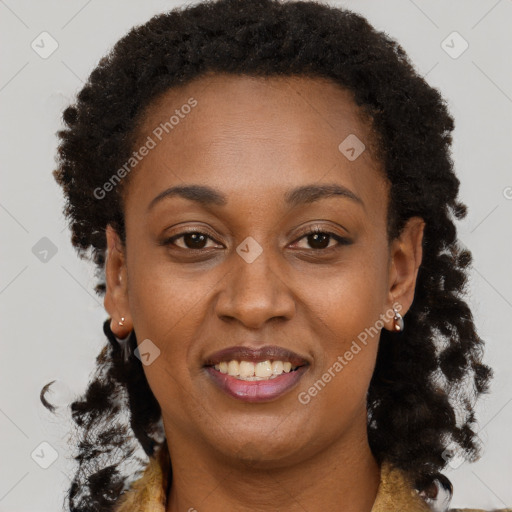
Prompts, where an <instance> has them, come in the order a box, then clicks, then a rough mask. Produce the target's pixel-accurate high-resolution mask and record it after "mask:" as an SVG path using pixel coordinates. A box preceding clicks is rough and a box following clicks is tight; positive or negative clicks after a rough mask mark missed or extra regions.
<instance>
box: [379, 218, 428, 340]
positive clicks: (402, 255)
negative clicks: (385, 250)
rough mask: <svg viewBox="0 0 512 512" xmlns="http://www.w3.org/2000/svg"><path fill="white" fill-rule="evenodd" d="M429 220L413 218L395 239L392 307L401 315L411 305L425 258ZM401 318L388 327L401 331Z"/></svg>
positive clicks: (389, 304)
mask: <svg viewBox="0 0 512 512" xmlns="http://www.w3.org/2000/svg"><path fill="white" fill-rule="evenodd" d="M424 228H425V221H424V220H423V219H422V218H421V217H411V218H410V219H408V221H407V224H406V225H405V226H404V228H403V230H402V232H401V234H400V236H399V237H398V238H396V239H395V240H393V242H392V246H391V255H390V269H389V276H390V281H389V297H388V308H389V309H390V310H391V309H393V308H396V309H397V310H398V311H399V312H400V316H404V315H405V313H406V312H407V311H408V310H409V308H410V307H411V304H412V302H413V299H414V291H415V288H416V278H417V275H418V270H419V267H420V265H421V261H422V259H423V231H424ZM397 321H398V323H401V322H400V318H399V319H398V320H396V315H395V318H393V319H391V321H390V322H389V325H388V326H386V328H387V329H388V330H390V331H394V332H396V331H398V329H397V328H396V326H397Z"/></svg>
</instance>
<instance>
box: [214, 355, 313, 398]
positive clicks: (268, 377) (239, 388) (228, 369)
mask: <svg viewBox="0 0 512 512" xmlns="http://www.w3.org/2000/svg"><path fill="white" fill-rule="evenodd" d="M308 366H309V362H308V360H306V358H303V357H301V356H299V355H298V354H296V353H294V352H292V351H290V350H287V349H284V348H281V347H277V346H267V347H263V348H259V349H251V348H249V347H241V346H238V347H231V348H228V349H225V350H222V351H219V352H216V353H215V354H213V355H211V356H209V357H208V358H207V359H206V361H205V364H204V367H205V368H206V370H207V372H208V374H209V375H210V376H211V377H212V381H213V383H214V384H215V385H216V386H217V387H218V388H220V389H221V390H222V391H224V392H226V393H227V394H228V395H230V396H231V397H233V398H236V399H238V400H243V401H246V402H262V401H272V400H276V399H277V398H279V397H280V396H282V395H283V394H284V393H286V392H288V391H289V390H291V389H292V388H293V387H295V385H296V384H297V382H298V381H299V380H300V378H301V377H302V376H303V375H304V373H305V372H306V371H307V368H308Z"/></svg>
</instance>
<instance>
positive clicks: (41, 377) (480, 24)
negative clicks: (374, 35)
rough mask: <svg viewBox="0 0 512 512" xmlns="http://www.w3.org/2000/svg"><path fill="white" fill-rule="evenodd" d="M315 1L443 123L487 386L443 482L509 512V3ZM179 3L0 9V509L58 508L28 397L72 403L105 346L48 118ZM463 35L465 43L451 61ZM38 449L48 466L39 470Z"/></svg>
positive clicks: (45, 424)
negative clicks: (476, 438) (393, 55)
mask: <svg viewBox="0 0 512 512" xmlns="http://www.w3.org/2000/svg"><path fill="white" fill-rule="evenodd" d="M329 3H330V4H333V5H344V6H347V7H349V8H351V9H352V10H354V11H356V12H359V13H361V14H363V15H365V16H366V17H367V18H368V19H369V21H370V22H371V23H372V24H373V25H374V26H375V27H376V28H378V29H380V30H384V31H386V32H387V33H388V34H390V35H391V36H392V37H393V38H395V39H397V40H398V41H399V42H400V43H401V44H402V46H403V47H404V49H405V50H406V51H407V52H408V54H409V55H410V57H411V58H412V61H413V62H414V64H415V66H416V67H417V69H418V70H419V72H420V73H421V74H423V75H427V80H428V81H429V83H430V84H432V85H433V86H435V87H437V88H439V89H440V90H441V92H442V94H443V95H444V97H445V98H446V99H447V101H448V102H449V106H450V109H451V112H452V114H453V115H454V117H455V119H456V130H455V133H454V145H453V157H454V160H455V164H456V169H457V172H458V175H459V177H460V179H461V182H462V185H461V198H462V200H463V201H464V202H465V203H466V204H467V205H468V207H469V215H468V217H467V218H466V219H465V220H464V221H462V222H459V223H458V228H459V234H460V238H461V240H462V241H463V242H464V243H465V244H466V245H467V246H468V247H469V248H470V249H471V250H472V251H473V255H474V267H473V270H472V273H471V281H470V293H471V296H470V298H469V301H470V305H471V307H472V308H473V312H474V315H475V318H476V322H477V326H478V328H479V333H480V335H481V336H482V337H483V338H484V339H485V340H486V341H487V349H486V362H487V363H489V364H490V365H492V366H493V367H494V369H495V379H494V382H493V386H492V390H491V391H492V393H491V394H490V395H488V396H486V397H485V398H483V399H482V400H481V401H480V403H479V405H478V408H477V411H478V414H479V416H478V418H479V421H480V437H481V439H482V442H483V443H484V446H485V449H484V451H483V457H482V458H481V460H480V461H478V462H477V463H475V464H463V465H461V466H460V467H459V468H458V469H456V470H454V469H453V470H452V469H450V468H449V469H448V470H447V471H446V474H447V476H448V477H449V478H450V479H451V480H452V482H453V483H454V486H455V495H454V499H453V502H452V505H453V506H460V507H462V506H471V507H481V508H487V509H491V508H493V507H504V506H505V505H508V506H511V505H512V485H511V483H512V469H511V467H512V465H511V463H510V461H511V460H512V440H511V436H510V425H511V422H512V404H511V402H512V373H511V372H510V370H509V368H510V364H511V363H512V344H511V343H510V341H511V340H510V334H509V333H510V323H509V322H510V319H511V318H512V272H511V270H510V255H511V253H512V237H511V234H512V233H511V227H510V226H511V218H512V173H511V172H510V161H511V156H512V155H511V152H512V151H511V146H512V144H511V138H510V135H511V130H510V128H511V125H512V115H511V114H512V83H511V82H512V79H511V65H510V52H511V50H512V31H511V30H510V26H512V0H499V1H496V0H481V1H468V0H457V1H455V0H451V1H449V2H448V1H426V0H414V1H413V0H391V1H389V0H386V1H383V0H380V1H379V0H367V1H364V2H363V1H355V0H352V1H351V0H347V1H344V2H333V1H331V2H329ZM182 4H183V2H172V1H162V0H150V1H144V2H142V1H139V2H135V1H133V0H131V1H127V0H109V1H105V2H99V1H98V0H89V1H83V0H67V1H63V0H61V1H48V0H39V1H31V2H29V1H27V0H18V1H15V0H5V1H3V0H0V39H1V44H0V49H1V50H0V51H1V52H2V55H1V59H2V60H1V62H2V67H1V77H0V102H1V105H0V112H1V128H0V129H1V131H2V132H1V137H0V144H1V149H0V154H1V173H2V175H1V180H2V181H1V183H2V186H1V189H0V222H1V225H2V232H1V241H0V248H1V249H0V250H1V274H0V308H1V318H2V323H1V338H0V339H1V348H2V351H1V357H0V375H1V379H2V386H1V392H0V393H1V395H0V432H1V436H0V440H1V452H0V461H1V465H0V511H10V512H20V511H55V510H60V509H61V503H62V499H63V494H64V492H65V491H66V490H67V488H68V485H69V475H71V474H72V470H73V468H74V465H73V462H72V461H69V460H67V458H68V457H70V449H71V448H70V447H69V446H68V444H67V434H68V431H69V423H68V421H67V418H66V415H65V414H64V412H63V411H62V412H60V413H59V415H58V416H52V415H51V414H50V413H49V412H48V411H46V409H44V408H43V407H42V405H41V404H40V402H39V391H40V389H41V387H42V386H43V385H44V384H45V383H47V382H49V381H50V380H53V379H58V383H59V387H58V389H59V391H58V392H56V393H54V394H53V395H52V396H51V398H52V399H53V400H54V401H60V402H61V403H62V404H65V403H66V402H67V401H69V400H70V399H71V398H72V397H73V394H79V393H81V392H82V391H83V390H84V389H85V386H86V384H87V381H88V376H89V373H90V372H91V371H92V369H93V368H94V365H95V362H94V359H95V357H96V355H97V354H98V351H99V350H100V348H101V346H102V345H103V343H104V341H105V340H104V337H103V333H102V328H101V327H102V321H103V319H105V318H106V316H107V315H106V313H105V311H104V309H103V305H102V301H101V300H100V299H99V298H98V297H97V296H96V295H95V294H94V292H93V286H94V284H95V280H94V276H93V268H92V265H91V264H87V263H86V262H84V261H81V260H79V259H78V258H77V256H76V254H75V252H74V250H73V249H72V246H71V243H70V241H69V231H68V229H67V226H66V222H65V220H64V218H63V215H62V214H61V209H62V205H63V198H62V195H61V191H60V189H59V187H58V186H57V184H56V183H55V182H54V180H53V178H52V176H51V171H52V169H53V168H54V166H55V162H54V154H55V148H56V141H57V139H56V136H55V132H56V131H57V130H58V129H59V128H60V114H61V111H62V109H63V107H64V106H66V105H67V104H68V103H70V102H72V99H73V96H74V94H76V92H77V91H78V90H79V89H80V88H81V86H82V85H83V81H84V80H85V79H86V77H87V76H88V74H89V73H90V72H91V71H92V69H93V68H94V66H95V65H96V63H97V61H98V60H99V58H100V57H101V56H102V55H104V54H105V53H106V51H107V50H108V48H110V46H111V45H112V44H113V43H114V42H115V41H116V40H117V39H118V38H119V37H121V36H122V35H124V34H125V32H126V31H127V30H128V29H129V28H130V27H132V26H133V25H136V24H140V23H143V22H145V21H146V20H147V19H149V17H150V16H151V15H153V14H155V13H158V12H161V11H164V10H168V9H171V8H173V7H174V6H176V5H182ZM43 31H47V32H48V33H49V34H51V36H52V37H53V38H54V39H55V40H56V41H57V43H58V48H57V49H56V51H55V52H54V53H53V54H52V55H50V56H49V57H48V58H42V57H41V56H40V55H39V54H38V53H36V51H34V50H33V49H32V47H31V43H32V42H33V41H34V40H35V41H36V43H38V41H39V43H38V44H39V45H40V46H42V43H40V37H38V36H39V35H40V34H41V32H43ZM454 31H456V32H458V33H459V34H460V35H461V36H462V38H463V39H460V38H459V37H458V36H457V35H455V36H454V35H451V34H452V33H453V32H454ZM45 37H47V36H45ZM447 38H448V39H447ZM464 40H465V41H467V43H468V44H469V47H468V48H467V50H466V51H465V52H464V53H462V54H461V55H460V56H459V55H456V54H458V53H460V51H461V50H462V49H463V48H464V46H463V45H464ZM443 41H446V43H444V45H443V44H442V42H443ZM36 43H34V44H36ZM447 45H448V46H449V47H451V48H449V47H448V48H447ZM443 46H444V48H443ZM49 48H50V40H49V39H46V42H45V49H46V50H48V49H49ZM445 50H448V51H449V52H451V53H452V56H450V55H449V54H448V53H447V52H446V51H445ZM39 51H40V52H41V51H43V49H42V48H41V49H40V50H39ZM454 56H457V58H453V57H454ZM44 237H47V238H48V239H49V240H50V241H51V244H52V245H53V246H54V249H53V251H54V252H55V251H56V252H55V254H52V252H51V251H50V252H49V253H48V254H47V255H46V256H45V255H44V253H41V252H38V251H41V247H43V248H44V247H47V246H48V244H49V242H48V241H47V240H43V241H41V239H42V238H44ZM34 246H35V249H34ZM45 258H46V261H44V259H45ZM42 259H43V261H42ZM42 442H46V443H49V444H50V445H51V447H49V446H48V445H42V446H41V443H42ZM34 450H35V452H34ZM53 450H55V454H57V455H58V457H57V459H56V460H55V462H54V463H53V464H51V465H50V466H49V467H48V468H47V469H43V467H41V464H42V465H45V464H49V463H50V462H52V454H54V452H53ZM31 454H33V456H31Z"/></svg>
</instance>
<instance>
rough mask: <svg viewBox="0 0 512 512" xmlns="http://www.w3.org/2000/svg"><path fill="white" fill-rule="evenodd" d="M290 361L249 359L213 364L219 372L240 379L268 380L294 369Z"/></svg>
mask: <svg viewBox="0 0 512 512" xmlns="http://www.w3.org/2000/svg"><path fill="white" fill-rule="evenodd" d="M296 368H297V367H293V366H292V363H290V361H269V360H267V361H261V362H259V363H256V364H254V363H252V362H251V361H240V362H239V361H236V360H234V359H233V360H232V361H229V362H227V361H222V362H221V363H219V364H216V365H215V369H216V370H218V371H220V372H221V373H224V374H228V375H231V376H232V377H238V378H239V379H240V380H269V379H274V378H275V377H278V376H279V375H282V374H283V373H289V372H291V371H292V369H293V370H295V369H296Z"/></svg>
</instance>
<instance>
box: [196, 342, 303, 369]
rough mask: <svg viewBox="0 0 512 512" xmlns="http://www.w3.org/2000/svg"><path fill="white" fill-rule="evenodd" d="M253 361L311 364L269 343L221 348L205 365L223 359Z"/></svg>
mask: <svg viewBox="0 0 512 512" xmlns="http://www.w3.org/2000/svg"><path fill="white" fill-rule="evenodd" d="M232 360H236V361H251V362H252V363H260V362H261V361H269V360H270V361H290V363H292V366H304V365H306V364H309V363H308V361H307V360H306V359H305V358H304V357H302V356H300V355H299V354H296V353H295V352H292V351H291V350H288V349H286V348H283V347H278V346H277V345H267V346H265V347H260V348H251V347H247V346H242V345H238V346H236V347H229V348H225V349H223V350H219V351H218V352H215V353H214V354H211V355H209V356H208V357H207V358H206V360H205V366H214V365H216V364H219V363H220V362H222V361H228V362H229V361H232Z"/></svg>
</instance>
